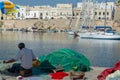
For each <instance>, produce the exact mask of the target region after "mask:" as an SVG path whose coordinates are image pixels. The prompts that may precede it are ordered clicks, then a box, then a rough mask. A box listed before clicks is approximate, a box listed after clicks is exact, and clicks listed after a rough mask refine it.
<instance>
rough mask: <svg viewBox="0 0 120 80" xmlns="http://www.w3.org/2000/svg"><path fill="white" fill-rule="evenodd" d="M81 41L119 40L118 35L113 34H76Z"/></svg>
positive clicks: (119, 36)
mask: <svg viewBox="0 0 120 80" xmlns="http://www.w3.org/2000/svg"><path fill="white" fill-rule="evenodd" d="M78 35H79V37H80V38H82V39H102V40H120V35H118V34H113V33H99V32H92V33H78Z"/></svg>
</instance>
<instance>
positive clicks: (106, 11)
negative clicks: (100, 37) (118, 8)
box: [104, 0, 107, 26]
mask: <svg viewBox="0 0 120 80" xmlns="http://www.w3.org/2000/svg"><path fill="white" fill-rule="evenodd" d="M106 16H107V0H106V1H105V22H104V26H106V21H107V19H106Z"/></svg>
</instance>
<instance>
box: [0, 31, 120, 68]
mask: <svg viewBox="0 0 120 80" xmlns="http://www.w3.org/2000/svg"><path fill="white" fill-rule="evenodd" d="M20 42H24V43H25V44H26V47H27V48H30V49H32V50H33V52H34V53H35V55H36V56H39V55H47V54H49V53H51V52H52V51H54V50H58V49H61V48H69V49H72V50H75V51H78V52H80V53H82V54H83V55H85V56H86V57H87V58H88V59H89V60H90V62H91V66H98V67H112V66H113V65H114V64H115V63H116V62H117V61H119V60H120V41H119V40H93V39H80V38H78V37H77V38H74V37H73V36H72V35H69V34H67V33H63V32H62V33H40V32H19V31H18V32H10V31H1V32H0V60H6V59H11V58H13V57H14V56H15V55H16V54H17V53H18V50H19V49H18V47H17V45H18V43H20Z"/></svg>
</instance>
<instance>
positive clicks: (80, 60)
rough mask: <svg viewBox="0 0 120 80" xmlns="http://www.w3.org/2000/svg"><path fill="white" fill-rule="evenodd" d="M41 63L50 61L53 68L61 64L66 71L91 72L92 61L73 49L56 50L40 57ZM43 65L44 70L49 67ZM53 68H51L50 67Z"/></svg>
mask: <svg viewBox="0 0 120 80" xmlns="http://www.w3.org/2000/svg"><path fill="white" fill-rule="evenodd" d="M38 59H39V61H40V62H41V63H42V62H44V61H48V62H49V63H50V64H51V65H52V66H54V67H57V66H58V65H59V64H61V65H62V66H63V68H64V70H65V71H70V70H74V71H84V70H85V71H89V70H90V61H89V60H88V59H87V58H86V57H85V56H84V55H83V54H82V53H79V52H77V51H73V50H71V49H59V50H55V51H53V52H51V53H49V54H48V55H46V56H44V55H41V56H39V58H38ZM47 64H48V63H46V65H45V64H44V65H43V64H42V66H41V65H40V67H41V68H42V67H43V68H44V69H45V67H46V66H47V68H48V67H49V65H47ZM50 67H51V66H50Z"/></svg>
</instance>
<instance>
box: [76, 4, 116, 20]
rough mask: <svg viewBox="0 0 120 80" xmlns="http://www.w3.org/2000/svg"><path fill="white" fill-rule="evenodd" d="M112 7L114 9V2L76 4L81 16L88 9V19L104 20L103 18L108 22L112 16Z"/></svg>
mask: <svg viewBox="0 0 120 80" xmlns="http://www.w3.org/2000/svg"><path fill="white" fill-rule="evenodd" d="M85 6H86V7H85ZM88 6H89V7H88ZM114 7H115V3H114V2H107V3H97V2H96V3H93V2H89V3H83V2H78V3H77V8H80V9H81V10H80V11H81V12H80V14H83V12H84V10H85V9H88V10H89V11H88V10H87V11H88V13H89V16H90V18H91V19H92V18H95V19H96V20H98V19H105V17H106V19H108V20H112V19H113V15H114ZM105 14H106V15H105ZM81 16H82V15H81Z"/></svg>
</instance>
